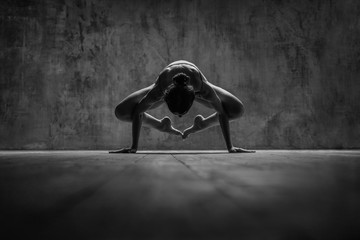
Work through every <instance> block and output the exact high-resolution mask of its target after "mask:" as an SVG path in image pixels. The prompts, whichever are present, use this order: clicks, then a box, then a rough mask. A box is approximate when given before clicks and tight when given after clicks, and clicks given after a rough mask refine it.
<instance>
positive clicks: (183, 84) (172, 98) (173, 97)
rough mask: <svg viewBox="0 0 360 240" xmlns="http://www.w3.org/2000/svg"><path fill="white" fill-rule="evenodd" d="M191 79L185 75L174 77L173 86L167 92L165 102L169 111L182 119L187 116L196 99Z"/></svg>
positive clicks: (180, 74) (179, 74)
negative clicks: (190, 82) (190, 84)
mask: <svg viewBox="0 0 360 240" xmlns="http://www.w3.org/2000/svg"><path fill="white" fill-rule="evenodd" d="M189 81H190V77H189V76H188V75H186V74H184V73H178V74H176V75H175V76H174V77H173V84H171V85H170V86H169V87H168V89H166V91H165V97H164V100H165V102H166V103H167V105H168V108H169V110H170V111H171V112H172V113H173V114H175V115H178V116H179V117H181V116H182V115H184V114H186V113H187V112H188V111H189V109H190V107H191V106H192V104H193V102H194V99H195V92H194V89H193V87H191V86H189V85H188V84H189Z"/></svg>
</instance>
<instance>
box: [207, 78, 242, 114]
mask: <svg viewBox="0 0 360 240" xmlns="http://www.w3.org/2000/svg"><path fill="white" fill-rule="evenodd" d="M211 86H212V87H213V89H214V90H215V92H216V94H217V95H218V97H219V98H220V100H221V102H222V105H223V108H224V109H225V112H226V113H227V114H228V117H229V118H230V119H235V118H239V117H241V116H242V114H243V113H244V105H243V104H242V102H241V101H240V99H238V98H237V97H235V96H234V95H233V94H231V93H230V92H228V91H226V90H225V89H223V88H221V87H218V86H215V85H213V84H211Z"/></svg>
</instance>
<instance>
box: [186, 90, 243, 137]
mask: <svg viewBox="0 0 360 240" xmlns="http://www.w3.org/2000/svg"><path fill="white" fill-rule="evenodd" d="M212 87H213V89H214V90H215V92H216V94H217V95H218V97H219V98H220V100H221V102H222V104H223V107H224V109H225V113H226V114H227V117H228V118H229V121H233V120H235V119H237V118H240V117H241V116H242V115H243V113H244V105H243V104H242V102H241V101H240V100H239V99H238V98H237V97H235V96H234V95H233V94H231V93H229V92H228V91H226V90H224V89H222V88H220V87H218V86H215V85H212ZM195 101H197V102H198V103H200V104H202V105H203V106H205V107H208V108H212V106H211V104H209V103H208V102H207V101H205V100H202V99H195ZM217 125H219V117H218V114H217V113H213V114H212V115H210V116H208V117H206V118H204V117H203V116H201V115H197V116H196V117H195V119H194V125H193V126H191V127H190V128H188V129H186V130H185V131H184V134H183V137H184V138H186V137H187V136H188V135H189V134H192V133H196V132H200V131H203V130H205V129H208V128H210V127H213V126H217Z"/></svg>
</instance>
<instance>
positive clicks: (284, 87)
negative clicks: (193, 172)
mask: <svg viewBox="0 0 360 240" xmlns="http://www.w3.org/2000/svg"><path fill="white" fill-rule="evenodd" d="M0 9H1V10H0V21H1V22H0V26H1V30H0V34H1V35H0V36H1V37H0V61H1V64H0V71H1V72H0V86H1V90H0V94H1V96H0V148H1V149H18V148H20V149H112V148H118V147H122V146H126V145H128V144H130V141H131V124H129V123H123V122H119V121H118V120H117V119H116V118H115V116H114V108H115V106H116V105H117V104H118V103H119V102H120V101H121V100H122V99H123V98H124V97H126V96H127V95H128V94H130V93H131V92H133V91H136V90H137V89H140V88H143V87H146V86H148V85H150V84H151V83H153V82H154V80H155V78H156V77H157V74H158V73H159V72H160V71H161V70H162V68H163V67H165V66H166V65H167V64H168V63H170V62H172V61H175V60H179V59H185V60H188V61H191V62H194V63H195V64H197V65H198V66H199V68H200V69H201V70H202V71H203V73H204V74H205V76H207V78H208V80H209V81H210V82H212V83H214V84H216V85H219V86H221V87H223V88H225V89H227V90H229V91H230V92H232V93H233V94H235V95H236V96H238V97H239V98H240V99H241V100H242V101H243V103H244V105H245V108H246V113H245V115H244V117H243V118H242V119H240V120H238V121H235V122H233V123H231V133H232V139H233V142H234V144H236V145H238V146H243V147H249V148H359V147H360V141H359V135H360V123H359V119H360V104H359V103H360V94H359V92H360V2H359V1H355V0H354V1H350V0H344V1H333V0H327V1H326V0H324V1H320V0H318V1H316V0H314V1H305V0H304V1H297V0H293V1H290V0H289V1H281V0H276V1H275V0H274V1H263V0H248V1H226V0H203V1H191V0H185V1H180V0H169V1H165V0H164V1H160V0H159V1H150V0H149V1H134V0H121V1H120V0H119V1H116V0H113V1H108V0H89V1H84V0H78V1H71V0H65V1H64V0H63V1H60V0H59V1H55V0H53V1H45V0H43V1H40V0H39V1H26V0H24V1H2V3H1V6H0ZM152 113H153V114H154V115H155V116H157V117H162V116H163V115H168V114H170V113H169V111H168V110H167V108H166V106H163V107H162V108H160V109H156V110H153V111H152ZM198 113H202V114H205V115H206V114H210V113H212V111H210V110H208V109H203V108H202V107H201V106H199V105H194V106H193V109H192V110H191V112H190V113H189V116H187V117H183V118H181V119H179V118H175V117H173V116H171V118H172V119H173V121H174V125H175V126H177V127H179V128H180V129H184V128H185V127H188V126H190V125H191V124H192V118H193V117H194V116H195V115H196V114H198ZM140 146H141V148H142V149H221V148H225V144H224V141H223V139H222V135H221V131H220V128H219V127H216V128H213V129H210V130H208V131H206V132H202V133H199V134H197V135H193V136H190V138H189V139H188V140H186V141H182V140H180V139H179V138H177V137H174V136H169V135H167V134H163V133H160V132H157V131H156V130H152V129H147V128H143V131H142V136H141V140H140Z"/></svg>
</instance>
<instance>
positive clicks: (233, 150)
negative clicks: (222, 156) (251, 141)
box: [229, 147, 256, 153]
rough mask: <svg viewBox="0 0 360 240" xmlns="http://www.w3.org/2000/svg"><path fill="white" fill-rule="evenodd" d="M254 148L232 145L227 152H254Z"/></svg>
mask: <svg viewBox="0 0 360 240" xmlns="http://www.w3.org/2000/svg"><path fill="white" fill-rule="evenodd" d="M255 152H256V151H254V150H247V149H244V148H238V147H232V148H230V149H229V153H255Z"/></svg>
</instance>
